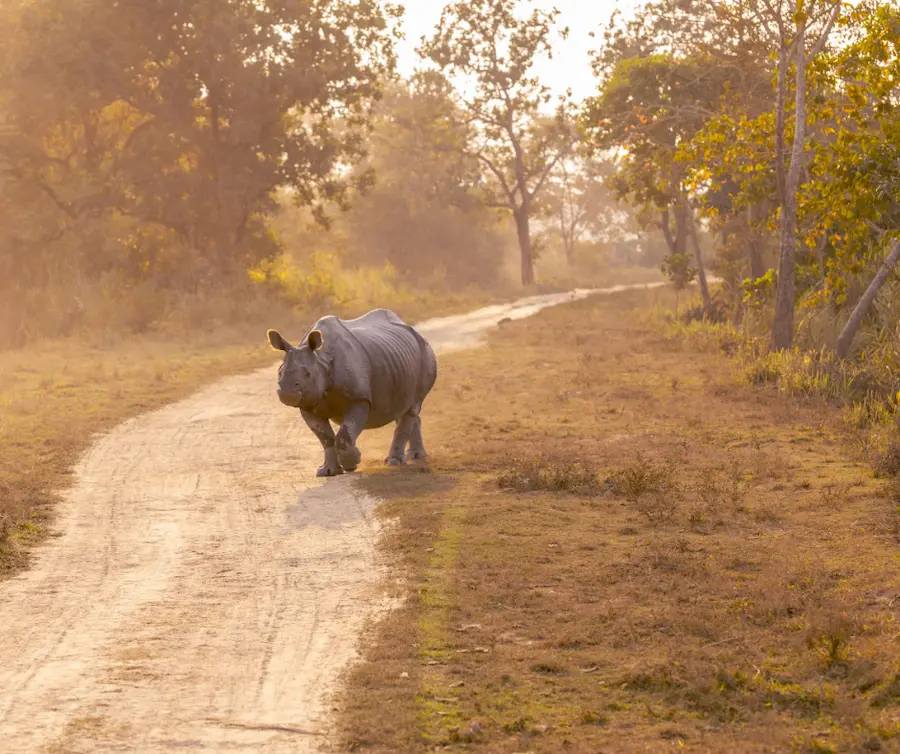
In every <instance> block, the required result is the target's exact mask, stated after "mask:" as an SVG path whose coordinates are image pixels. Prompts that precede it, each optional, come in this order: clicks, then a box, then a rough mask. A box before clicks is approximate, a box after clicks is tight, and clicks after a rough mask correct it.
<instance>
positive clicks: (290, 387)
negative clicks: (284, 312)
mask: <svg viewBox="0 0 900 754" xmlns="http://www.w3.org/2000/svg"><path fill="white" fill-rule="evenodd" d="M266 337H267V338H268V339H269V345H271V346H272V348H274V349H275V350H276V351H284V359H283V360H282V362H281V366H280V367H278V397H279V399H280V400H281V402H282V403H284V404H285V405H286V406H291V407H292V408H306V409H312V408H314V407H315V406H316V405H317V404H318V403H319V401H321V400H322V396H323V395H324V394H325V391H326V390H327V389H328V380H329V371H330V370H329V369H328V361H327V359H326V357H325V354H324V351H323V350H322V346H323V345H324V344H325V340H324V338H323V336H322V333H321V332H320V331H319V330H312V331H311V332H310V333H309V335H307V336H306V341H305V342H304V343H302V344H301V345H299V346H297V347H294V346H292V345H291V344H290V343H288V342H287V341H286V340H285V339H284V338H283V337H281V334H280V333H279V332H278V331H277V330H269V331H268V332H267V333H266Z"/></svg>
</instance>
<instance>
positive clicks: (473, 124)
mask: <svg viewBox="0 0 900 754" xmlns="http://www.w3.org/2000/svg"><path fill="white" fill-rule="evenodd" d="M517 10H518V3H517V2H516V0H463V1H457V2H453V3H451V4H449V5H447V6H446V7H445V8H444V11H443V13H442V14H441V20H440V23H439V24H438V27H437V29H436V31H435V33H434V35H433V36H432V37H431V38H430V39H427V40H426V39H423V43H422V46H421V48H420V50H419V54H420V55H421V56H422V57H423V58H424V59H427V60H430V61H431V62H432V63H434V64H435V65H436V66H437V67H438V69H439V70H441V71H444V72H446V73H447V74H448V75H449V76H450V77H451V79H452V80H454V81H455V82H456V83H457V84H459V87H458V89H459V91H460V92H466V93H464V94H460V104H461V108H462V111H463V117H464V119H465V122H466V124H467V125H468V127H469V136H468V138H467V143H466V146H465V151H466V153H467V154H470V155H472V156H474V157H475V158H476V159H477V160H478V161H479V162H480V163H481V164H482V166H483V167H484V170H485V172H486V174H487V178H486V180H485V181H484V183H483V185H482V196H483V201H484V203H485V204H486V205H487V206H488V207H494V208H497V209H501V210H504V211H508V212H509V213H510V214H511V215H512V217H513V220H514V222H515V226H516V234H517V238H518V242H519V252H520V258H521V268H522V284H523V285H531V284H532V283H534V259H533V253H534V250H533V247H532V239H531V227H530V222H531V218H532V214H533V211H534V208H535V201H536V199H537V197H538V195H539V194H540V192H541V190H542V189H543V188H544V185H545V183H546V181H547V178H548V176H549V175H550V172H551V171H552V170H553V168H554V167H555V166H556V165H557V163H558V162H559V161H560V159H562V158H563V156H564V155H566V154H567V153H568V151H569V149H570V146H571V144H572V143H573V142H574V136H573V133H572V131H571V128H570V127H569V125H568V123H567V120H566V118H565V114H564V111H563V110H562V107H560V109H558V110H557V113H556V116H555V117H552V116H547V115H546V114H544V113H543V112H542V108H546V107H547V106H548V105H549V104H550V103H551V100H552V97H551V94H550V90H549V88H548V87H546V86H544V85H543V84H541V83H540V81H539V80H538V79H537V78H536V77H535V76H534V75H533V74H532V73H531V70H532V67H533V66H534V63H535V61H536V60H537V59H538V58H539V57H541V56H543V55H546V56H548V57H549V56H552V47H551V36H552V32H553V28H554V26H555V24H556V20H557V16H558V15H559V14H558V11H556V10H555V9H554V10H552V11H550V12H544V11H541V10H538V9H535V10H533V11H532V12H531V14H530V15H527V16H525V17H520V15H518V14H517ZM566 33H567V30H563V31H562V32H561V36H562V37H563V38H565V36H566ZM468 92H471V93H468Z"/></svg>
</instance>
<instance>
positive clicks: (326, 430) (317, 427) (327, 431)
mask: <svg viewBox="0 0 900 754" xmlns="http://www.w3.org/2000/svg"><path fill="white" fill-rule="evenodd" d="M300 414H301V415H302V416H303V420H304V421H305V422H306V424H307V426H308V427H309V428H310V429H311V430H312V431H313V433H314V434H315V436H316V437H318V438H319V442H321V443H322V447H323V448H324V449H325V463H323V464H322V465H321V466H319V468H318V469H317V470H316V476H337V475H338V474H343V473H344V470H343V469H342V468H341V464H340V463H339V462H338V454H337V450H336V449H335V438H334V430H333V429H332V428H331V423H330V422H329V421H328V419H322V418H321V417H318V416H316V415H315V414H311V413H309V412H308V411H304V410H303V409H300Z"/></svg>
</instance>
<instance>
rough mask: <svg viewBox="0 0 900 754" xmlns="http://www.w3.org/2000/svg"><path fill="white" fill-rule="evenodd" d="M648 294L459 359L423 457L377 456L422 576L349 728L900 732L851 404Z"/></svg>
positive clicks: (399, 528) (392, 746)
mask: <svg viewBox="0 0 900 754" xmlns="http://www.w3.org/2000/svg"><path fill="white" fill-rule="evenodd" d="M652 295H653V294H646V293H633V294H621V295H617V296H614V297H609V298H598V299H595V300H593V301H591V300H588V301H585V302H580V303H577V304H572V305H566V306H564V307H560V308H558V309H554V310H549V311H547V312H544V313H542V314H540V315H538V317H536V318H534V319H531V320H526V321H522V322H517V323H510V324H509V325H508V326H506V327H504V328H502V329H501V330H500V331H498V332H496V333H494V334H493V335H492V337H491V340H490V345H489V347H488V348H485V349H481V350H478V351H472V352H468V353H461V354H457V355H453V356H451V357H448V358H447V359H444V360H443V361H442V368H441V375H440V378H439V383H438V385H437V387H436V389H435V392H434V394H433V396H432V397H431V398H430V399H429V402H428V404H426V409H425V413H424V419H425V421H424V428H425V433H426V438H425V439H426V443H427V444H428V447H429V450H430V452H431V454H432V465H431V469H430V471H429V472H427V473H423V472H421V471H415V470H413V469H403V470H401V471H399V472H395V471H393V470H388V471H382V470H378V471H377V472H376V471H375V469H376V465H375V464H374V463H370V464H369V467H368V470H367V473H366V474H365V475H364V476H363V477H361V479H362V483H363V484H364V485H365V486H366V487H367V488H368V489H369V490H370V491H371V492H373V493H374V494H377V495H379V496H380V497H382V498H385V499H387V500H388V501H389V502H388V504H387V505H386V507H385V508H384V510H383V513H384V515H386V516H389V517H391V518H392V519H394V520H395V522H396V523H395V525H394V526H393V528H392V533H391V535H390V540H389V542H388V545H387V549H386V553H387V554H388V555H389V556H390V557H393V558H396V560H397V564H398V569H401V572H402V573H403V574H405V575H406V576H407V577H408V579H409V588H408V589H407V590H406V592H405V597H406V602H405V604H404V607H403V608H402V609H401V610H399V611H398V612H396V613H394V614H393V615H392V616H391V617H390V618H388V619H387V622H386V623H385V624H384V625H383V626H381V627H378V628H376V629H375V630H374V632H373V635H372V637H371V638H372V646H371V648H370V649H369V650H368V653H367V655H366V658H365V661H364V662H363V663H361V664H360V666H358V667H357V668H355V669H353V670H352V671H351V676H350V681H351V685H350V691H349V692H347V695H346V697H345V699H344V700H343V703H342V705H341V709H342V710H343V714H342V736H343V741H344V743H345V744H346V745H348V747H349V748H350V749H352V750H356V751H379V752H381V751H384V752H387V751H430V750H434V749H435V748H446V749H449V750H451V751H454V750H460V751H462V750H467V751H469V750H471V751H484V752H524V751H533V752H560V751H565V752H597V751H660V752H665V751H698V752H705V751H709V752H721V751H734V752H763V751H773V752H774V751H798V752H803V751H848V750H885V751H887V750H891V749H893V748H896V747H897V746H898V744H900V706H898V705H900V691H898V690H900V681H898V680H897V679H898V677H900V676H898V673H900V664H898V660H897V656H898V655H897V629H896V619H897V617H898V616H897V609H898V607H900V559H898V557H897V556H898V550H897V547H898V540H897V539H896V536H897V534H896V532H897V526H896V522H895V521H894V519H895V518H896V514H895V510H896V503H895V502H893V501H892V499H891V494H892V493H891V491H890V490H889V489H886V488H885V487H884V483H883V482H880V481H878V480H875V479H873V478H872V475H871V473H867V471H866V469H865V468H864V467H861V466H859V465H856V464H855V463H853V462H852V461H850V460H848V457H849V456H850V454H849V453H848V452H847V450H846V448H845V445H844V444H843V443H844V440H843V437H842V435H841V434H839V433H838V431H837V430H836V429H835V428H836V427H837V426H838V423H839V420H838V417H837V415H836V414H835V412H833V411H830V410H828V409H826V408H824V407H821V406H819V407H815V406H810V405H804V404H802V403H798V402H794V401H791V400H789V399H787V398H785V397H778V396H774V395H773V394H772V393H771V392H768V391H765V390H760V389H753V388H751V387H749V386H746V385H741V384H739V383H738V382H736V381H731V380H730V379H729V377H728V374H727V370H723V365H722V364H720V363H719V362H718V361H717V357H716V355H715V354H712V353H708V354H706V353H703V354H697V353H689V354H688V353H685V352H683V351H680V350H678V349H675V348H672V347H671V344H668V346H667V347H666V348H665V349H661V348H659V347H658V346H659V343H660V342H661V341H660V339H659V338H658V336H657V335H656V333H655V332H654V331H653V330H652V328H651V326H650V325H645V324H642V322H643V321H646V320H645V319H644V318H642V317H640V316H638V312H637V309H638V307H641V306H645V305H646V303H647V299H648V298H649V297H650V296H652ZM587 355H589V356H590V358H587ZM462 384H466V385H467V386H468V389H467V390H466V391H465V392H463V393H460V392H459V391H458V390H455V388H457V387H458V386H460V385H462ZM365 442H366V443H367V444H370V445H371V447H372V448H373V449H374V448H376V447H378V448H381V446H383V445H384V443H385V438H384V437H381V436H379V435H378V434H377V433H376V434H373V435H372V436H370V437H369V438H366V440H365ZM369 455H371V453H370V454H369ZM403 674H406V675H405V676H404V675H403ZM385 709H390V710H391V714H390V715H384V714H383V711H384V710H385ZM863 747H866V748H865V749H863Z"/></svg>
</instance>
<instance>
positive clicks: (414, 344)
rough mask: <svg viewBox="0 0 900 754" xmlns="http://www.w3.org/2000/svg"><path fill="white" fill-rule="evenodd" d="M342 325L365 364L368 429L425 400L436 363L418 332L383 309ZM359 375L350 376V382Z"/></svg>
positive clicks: (435, 373) (432, 383)
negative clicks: (363, 357)
mask: <svg viewBox="0 0 900 754" xmlns="http://www.w3.org/2000/svg"><path fill="white" fill-rule="evenodd" d="M343 324H344V326H345V327H346V329H347V331H348V333H349V334H351V335H352V336H353V338H354V339H355V340H356V341H357V342H358V343H359V345H360V347H361V348H362V350H363V351H364V352H365V355H366V361H367V362H368V364H367V365H366V366H367V369H366V372H367V377H368V387H369V395H370V397H369V403H370V406H371V408H370V412H369V421H368V423H367V426H368V427H370V428H371V427H380V426H383V425H384V424H387V423H388V422H391V421H394V420H396V419H397V418H399V417H400V416H402V415H403V414H404V413H406V412H407V411H409V409H410V408H412V407H413V406H416V405H417V404H419V403H421V402H422V400H424V398H425V396H426V395H427V394H428V392H429V391H430V390H431V388H432V386H433V385H434V381H435V378H436V375H437V364H436V361H435V359H434V353H433V351H432V349H431V347H430V346H429V345H428V343H427V342H426V341H425V340H424V338H422V336H421V335H419V333H417V332H416V331H415V330H414V329H413V328H412V327H410V326H409V325H407V324H406V323H405V322H403V320H401V319H400V317H398V316H397V315H396V314H394V312H391V311H389V310H386V309H376V310H375V311H372V312H369V313H368V314H366V315H363V316H362V317H359V318H358V319H355V320H347V321H344V322H343ZM358 376H359V375H353V376H352V378H351V381H353V382H355V381H356V378H357V377H358ZM335 377H336V379H337V377H338V375H337V374H336V375H335ZM347 377H351V376H350V375H347Z"/></svg>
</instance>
